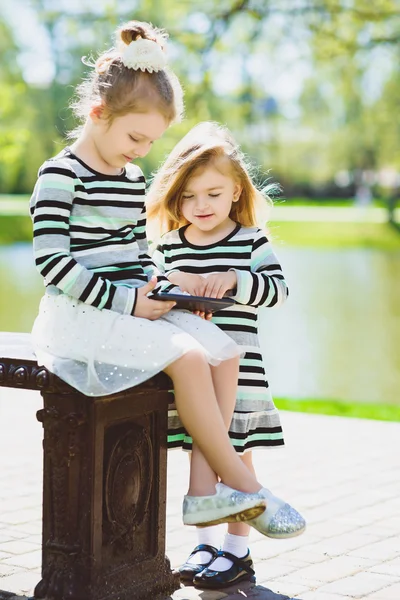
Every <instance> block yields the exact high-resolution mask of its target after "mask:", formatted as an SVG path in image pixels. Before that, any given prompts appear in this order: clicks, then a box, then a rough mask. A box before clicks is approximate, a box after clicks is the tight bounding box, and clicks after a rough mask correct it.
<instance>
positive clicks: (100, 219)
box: [70, 215, 129, 225]
mask: <svg viewBox="0 0 400 600" xmlns="http://www.w3.org/2000/svg"><path fill="white" fill-rule="evenodd" d="M70 221H71V223H74V224H75V225H79V224H83V225H86V224H87V223H89V224H90V225H95V224H96V223H101V224H102V225H103V224H104V223H107V224H109V225H114V224H115V225H119V224H120V223H126V224H127V225H129V223H127V221H126V217H117V218H114V217H113V218H111V217H100V216H97V215H94V216H93V217H77V216H71V217H70Z"/></svg>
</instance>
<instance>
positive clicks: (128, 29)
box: [117, 21, 168, 48]
mask: <svg viewBox="0 0 400 600" xmlns="http://www.w3.org/2000/svg"><path fill="white" fill-rule="evenodd" d="M167 37H168V36H167V33H166V32H165V31H163V30H161V29H156V28H155V27H153V26H152V25H150V24H149V23H143V22H141V21H128V22H127V23H124V24H123V25H121V27H120V28H119V29H117V42H118V41H120V42H123V43H124V44H126V45H129V44H130V43H131V42H134V41H135V40H137V39H139V38H142V39H143V40H151V41H152V42H156V43H157V44H159V45H160V46H161V48H164V44H165V42H166V40H167Z"/></svg>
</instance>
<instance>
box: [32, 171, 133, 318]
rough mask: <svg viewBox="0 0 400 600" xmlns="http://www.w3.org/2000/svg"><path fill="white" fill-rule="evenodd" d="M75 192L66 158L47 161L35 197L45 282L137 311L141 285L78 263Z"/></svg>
mask: <svg viewBox="0 0 400 600" xmlns="http://www.w3.org/2000/svg"><path fill="white" fill-rule="evenodd" d="M74 196H75V174H74V172H73V171H72V169H70V167H69V165H68V164H65V162H64V161H62V160H60V161H56V160H52V161H47V162H46V163H45V164H44V165H43V167H42V168H41V169H40V171H39V178H38V181H37V183H36V185H35V189H34V191H33V195H32V198H31V216H32V219H33V236H34V237H33V250H34V257H35V263H36V267H37V269H38V271H39V273H40V274H41V275H42V277H44V281H45V285H46V286H47V285H54V286H56V287H57V288H59V289H60V290H62V291H63V292H64V293H66V294H69V295H70V296H73V297H74V298H77V299H78V300H81V301H82V302H85V303H86V304H90V305H92V306H95V307H96V308H100V309H102V308H106V309H109V310H114V311H115V312H119V313H121V314H133V312H134V309H135V305H136V301H137V289H136V288H128V287H126V286H116V285H114V284H113V283H111V281H109V280H108V279H105V278H103V277H100V276H99V275H97V274H95V273H93V272H91V271H90V270H89V269H87V268H86V267H84V266H83V265H81V264H80V263H78V262H77V261H76V260H75V259H74V258H73V257H72V256H71V252H70V233H69V219H70V214H71V210H72V204H73V200H74Z"/></svg>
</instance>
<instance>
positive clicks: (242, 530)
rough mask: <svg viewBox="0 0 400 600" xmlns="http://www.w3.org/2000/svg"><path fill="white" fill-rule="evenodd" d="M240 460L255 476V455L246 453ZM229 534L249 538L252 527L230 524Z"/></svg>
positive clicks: (242, 524) (245, 524) (243, 524)
mask: <svg viewBox="0 0 400 600" xmlns="http://www.w3.org/2000/svg"><path fill="white" fill-rule="evenodd" d="M240 459H241V461H242V462H243V463H244V464H245V465H246V467H247V468H248V469H249V471H251V472H252V473H253V474H254V476H255V475H256V472H255V470H254V465H253V453H252V452H246V454H243V455H242V456H241V457H240ZM228 533H231V534H233V535H243V536H248V535H249V533H250V525H247V523H228Z"/></svg>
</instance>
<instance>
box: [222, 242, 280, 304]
mask: <svg viewBox="0 0 400 600" xmlns="http://www.w3.org/2000/svg"><path fill="white" fill-rule="evenodd" d="M250 269H251V270H250V271H243V270H241V269H233V270H234V271H235V273H236V278H237V288H236V292H235V293H234V295H233V296H232V298H233V299H234V300H236V301H237V302H239V303H240V304H246V305H249V306H268V307H273V306H279V305H280V304H283V302H285V300H286V298H287V297H288V295H289V290H288V287H287V284H286V281H285V278H284V276H283V273H282V268H281V266H280V264H279V262H278V259H277V258H276V255H275V253H274V251H273V250H272V246H271V243H270V242H269V241H268V239H267V238H266V237H265V235H264V233H263V232H262V231H261V230H257V232H256V234H255V236H254V241H253V248H252V253H251V267H250Z"/></svg>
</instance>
